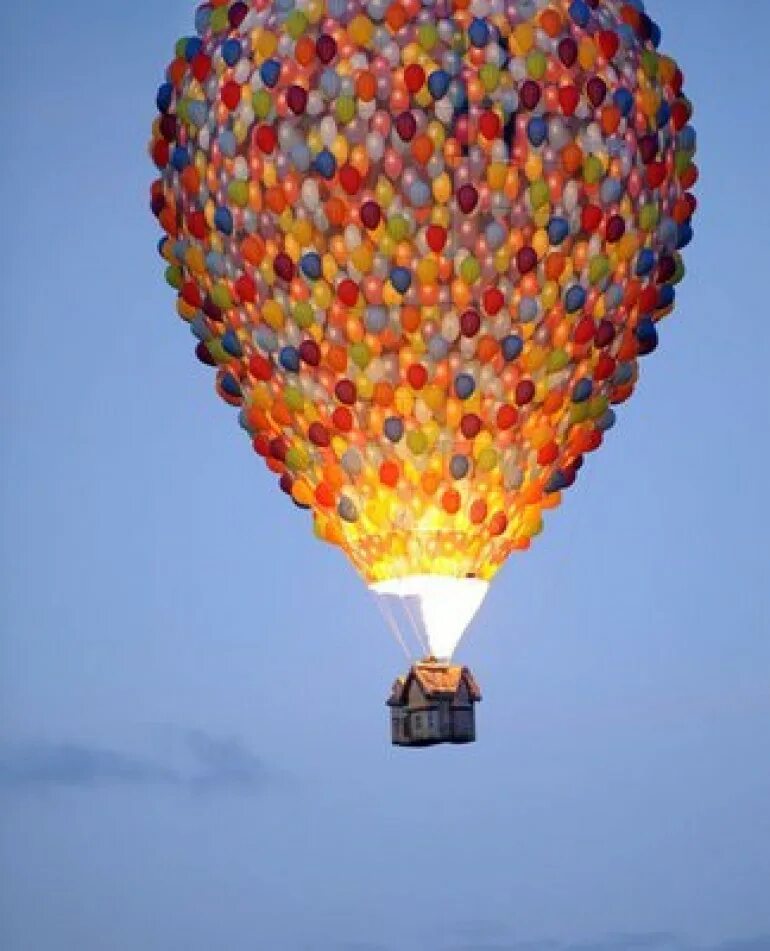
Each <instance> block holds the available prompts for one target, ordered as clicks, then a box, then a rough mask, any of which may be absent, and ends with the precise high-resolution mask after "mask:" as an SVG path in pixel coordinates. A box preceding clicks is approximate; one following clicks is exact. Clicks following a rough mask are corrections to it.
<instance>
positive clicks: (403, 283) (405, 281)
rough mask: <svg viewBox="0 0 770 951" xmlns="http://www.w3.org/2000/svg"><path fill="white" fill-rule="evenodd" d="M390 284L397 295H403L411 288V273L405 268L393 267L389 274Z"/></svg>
mask: <svg viewBox="0 0 770 951" xmlns="http://www.w3.org/2000/svg"><path fill="white" fill-rule="evenodd" d="M390 283H391V284H392V285H393V287H395V289H396V290H397V291H398V292H399V294H405V293H406V292H407V291H408V290H409V288H410V287H411V286H412V272H411V271H410V270H409V268H406V267H394V268H393V270H392V271H391V272H390Z"/></svg>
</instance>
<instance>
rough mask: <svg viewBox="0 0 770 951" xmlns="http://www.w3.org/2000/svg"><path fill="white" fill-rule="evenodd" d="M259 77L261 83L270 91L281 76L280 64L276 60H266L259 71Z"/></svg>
mask: <svg viewBox="0 0 770 951" xmlns="http://www.w3.org/2000/svg"><path fill="white" fill-rule="evenodd" d="M259 75H260V78H261V79H262V82H263V83H264V84H265V85H266V86H269V87H270V88H271V89H272V87H273V86H275V84H276V83H277V82H278V77H279V76H280V75H281V64H280V63H279V62H278V60H277V59H266V60H265V62H264V63H263V64H262V67H261V69H260V70H259Z"/></svg>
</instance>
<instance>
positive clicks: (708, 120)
mask: <svg viewBox="0 0 770 951" xmlns="http://www.w3.org/2000/svg"><path fill="white" fill-rule="evenodd" d="M651 12H652V13H653V15H656V16H657V18H658V20H659V21H660V22H661V24H662V26H663V29H664V48H665V49H666V50H670V51H671V52H672V53H674V54H675V55H676V56H677V58H678V59H679V60H680V62H681V63H682V65H683V67H684V69H685V72H686V75H687V80H688V86H687V88H688V92H689V94H690V96H691V98H692V99H693V100H694V102H695V104H696V110H697V128H698V131H699V136H700V140H699V156H698V163H699V165H700V168H701V171H702V178H701V184H700V186H699V197H700V201H701V208H700V211H699V213H698V216H697V221H696V227H697V236H696V241H695V243H694V244H693V245H692V246H691V247H690V248H689V249H688V257H687V263H688V268H689V275H688V279H687V280H686V282H685V284H684V285H683V286H682V287H681V288H680V293H679V305H678V310H677V311H676V314H675V316H674V317H673V318H672V319H670V320H669V321H667V322H666V323H665V324H664V325H663V327H662V334H661V335H662V345H661V347H660V349H659V350H658V352H657V353H656V354H655V356H654V357H652V358H650V359H649V360H648V361H646V362H645V363H644V366H643V381H642V384H641V386H640V389H639V391H638V393H637V396H636V398H635V400H634V401H632V402H631V403H630V404H628V405H627V406H625V407H624V408H623V409H622V412H621V414H620V416H621V418H620V424H619V425H618V427H617V428H616V429H615V430H614V431H613V433H612V434H611V436H610V438H609V440H608V443H607V445H606V447H605V448H604V449H603V450H602V452H601V453H599V454H598V455H597V456H596V457H594V458H593V459H592V460H591V461H590V463H589V466H588V469H589V471H587V472H586V474H585V477H584V478H583V479H582V480H581V483H580V485H579V486H578V488H576V489H575V490H574V492H571V493H568V494H567V497H566V501H565V504H564V505H563V507H562V509H561V510H559V511H558V512H556V513H554V514H552V515H551V517H550V518H549V521H548V525H547V528H546V531H545V533H544V535H543V536H542V537H541V539H540V540H539V541H538V542H537V544H536V545H535V546H534V548H533V550H532V551H531V552H530V553H529V554H527V555H525V556H519V557H514V558H512V559H511V561H510V562H509V563H508V565H507V566H506V567H505V569H504V570H503V572H502V573H501V575H500V576H499V577H498V579H497V581H496V582H495V585H494V586H493V590H492V593H491V594H490V596H489V599H488V601H487V603H486V604H485V606H484V607H483V609H482V611H481V613H480V614H479V616H478V618H477V621H476V622H475V624H474V626H473V629H472V631H471V633H470V634H469V636H468V637H467V639H466V640H465V642H464V644H463V646H462V647H461V651H460V657H461V659H462V660H463V661H465V662H467V663H469V664H471V665H472V667H473V669H474V671H475V672H476V674H477V676H478V678H479V681H480V683H481V685H482V687H483V690H484V693H485V699H484V702H483V704H482V705H481V708H480V711H479V734H480V738H479V742H478V743H477V744H476V745H475V746H472V747H468V748H461V749H453V748H437V749H434V750H430V751H424V752H417V753H414V752H411V751H400V750H394V749H392V748H391V747H390V746H389V744H388V735H387V712H386V708H385V707H384V705H383V701H384V699H385V696H386V694H387V690H388V688H389V685H390V682H391V680H392V678H393V677H394V676H395V675H396V674H397V673H399V672H400V668H401V666H402V665H403V657H402V656H401V655H400V653H399V651H398V649H397V647H396V645H395V643H394V642H393V641H392V639H390V637H389V635H388V633H387V631H386V629H385V627H384V625H383V623H382V621H381V619H380V617H379V615H378V614H377V612H376V610H375V608H374V606H373V604H372V602H371V600H370V596H369V595H368V594H367V593H366V591H365V589H364V587H363V586H362V584H361V583H360V581H359V580H358V579H357V577H356V576H355V575H354V573H353V571H352V569H350V568H349V567H348V566H347V564H346V563H345V562H344V561H343V558H342V556H341V555H339V554H338V553H336V552H335V551H334V550H332V549H329V548H325V547H323V546H321V545H320V544H319V543H317V542H316V541H315V540H314V539H313V537H312V533H311V531H310V525H309V521H308V519H307V516H305V515H303V514H302V513H298V512H297V511H296V510H295V509H294V508H293V507H292V506H290V505H288V504H286V503H285V501H283V500H282V497H279V496H278V494H277V493H276V490H275V486H274V484H273V482H272V479H269V478H268V476H267V474H266V473H265V472H264V469H263V467H262V466H261V465H260V464H259V463H258V461H257V460H255V458H254V456H253V453H252V450H251V447H250V445H249V442H248V440H247V439H246V438H244V437H243V435H242V433H241V432H240V430H239V429H238V427H237V423H236V418H235V415H234V413H233V411H231V410H229V409H228V408H227V407H226V406H225V405H224V404H223V403H221V402H220V401H218V400H217V399H216V397H215V396H214V394H213V387H212V381H211V375H210V373H209V372H208V371H207V370H205V369H204V368H203V367H200V366H199V365H198V364H197V362H196V361H195V360H194V359H193V356H192V349H193V341H192V338H191V336H190V335H189V333H188V331H187V329H186V328H185V327H184V325H183V324H182V323H181V321H179V320H178V319H177V318H176V317H175V315H174V302H173V293H172V292H171V291H170V290H169V288H167V287H166V286H165V284H164V282H163V279H162V264H161V262H160V260H159V259H158V257H157V254H156V250H155V244H156V240H157V236H158V235H157V229H156V225H155V222H154V221H153V219H152V218H151V215H150V213H149V211H148V207H147V205H148V187H149V182H150V180H151V178H152V176H153V169H152V168H151V166H150V164H149V161H148V159H147V157H146V153H145V143H146V140H147V137H148V131H149V127H150V123H151V120H152V116H153V112H154V94H155V89H156V87H157V85H158V82H159V81H160V79H161V76H162V69H163V67H164V65H165V63H166V62H167V60H168V59H169V57H170V54H171V50H172V44H173V42H174V40H175V39H176V37H177V36H179V35H182V34H184V33H187V32H189V30H190V26H191V23H192V15H193V4H192V3H190V2H188V0H166V2H164V3H158V0H133V2H132V3H130V4H129V3H118V4H109V3H103V2H101V3H97V2H95V0H70V2H68V3H54V2H52V0H48V2H44V3H42V4H36V5H33V6H29V5H27V4H23V3H15V4H11V5H9V7H8V8H7V9H6V10H5V12H4V16H3V23H4V28H5V37H6V40H5V43H6V49H5V54H4V56H3V57H2V60H0V74H1V76H2V88H3V90H4V95H3V102H4V107H3V118H4V126H3V139H4V144H3V149H2V152H1V153H0V169H1V174H0V190H1V191H2V198H3V206H4V211H5V213H4V227H3V228H2V229H0V255H1V256H0V261H2V270H3V278H4V280H3V317H4V321H3V324H4V340H3V346H2V350H1V351H0V360H1V361H2V377H1V379H2V388H3V395H2V401H1V405H2V426H3V437H4V438H3V443H4V453H3V465H2V470H1V472H2V495H1V497H0V498H1V503H0V504H1V506H2V518H3V524H4V527H3V532H2V552H1V553H0V569H1V570H2V576H1V577H2V582H1V589H0V590H1V594H2V601H1V611H2V632H1V637H2V640H1V641H0V740H1V741H2V742H1V745H0V816H1V817H2V818H0V946H2V948H3V949H4V951H69V949H77V951H137V949H142V951H177V949H180V951H181V949H184V951H212V949H215V948H217V949H218V948H223V949H228V951H241V949H243V951H246V949H248V951H255V949H256V951H263V949H265V951H327V949H329V951H338V949H348V951H353V949H358V951H385V949H405V951H423V949H436V951H460V949H466V951H485V949H493V948H499V949H504V948H508V949H511V948H516V949H519V951H524V949H530V951H532V949H536V948H537V949H541V951H556V949H561V948H577V947H580V948H582V949H584V951H588V949H595V948H603V949H605V951H610V949H613V951H615V949H622V951H625V949H629V948H637V947H638V948H641V947H644V948H650V949H656V951H680V949H683V948H698V949H703V948H708V949H715V948H720V951H727V949H731V951H736V949H738V948H742V949H744V951H748V949H752V951H760V949H765V951H766V949H768V948H770V938H769V937H765V938H762V937H761V936H762V935H770V900H769V899H768V896H769V895H770V884H769V883H770V637H769V636H768V633H769V628H770V607H769V598H770V569H769V568H768V564H769V563H770V559H768V553H767V535H768V529H770V524H769V521H770V520H769V519H768V506H767V481H768V470H769V469H770V452H769V451H768V440H767V433H768V425H770V419H769V417H770V412H769V411H770V400H769V398H768V385H767V373H768V361H769V360H770V346H769V345H768V339H769V335H768V330H767V327H768V320H770V316H769V315H768V307H767V301H768V293H769V292H768V280H769V279H770V274H769V273H768V222H769V221H770V200H769V199H768V191H769V189H768V180H767V178H768V176H767V168H768V161H769V159H768V156H769V155H770V134H769V133H768V119H767V99H768V94H770V57H769V56H768V36H770V4H768V3H767V2H766V0H734V2H731V3H726V2H724V0H719V2H718V0H676V2H674V3H663V2H662V0H657V2H655V3H653V4H651ZM739 939H740V941H743V940H745V941H746V943H745V944H742V943H739ZM749 939H751V940H749ZM540 941H542V942H544V943H543V944H540V943H537V942H540ZM548 942H553V944H549V943H548Z"/></svg>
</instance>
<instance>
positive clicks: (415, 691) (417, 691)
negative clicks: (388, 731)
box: [408, 680, 426, 707]
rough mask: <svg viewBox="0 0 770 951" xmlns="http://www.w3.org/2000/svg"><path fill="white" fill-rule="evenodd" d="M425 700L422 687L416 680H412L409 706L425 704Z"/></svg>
mask: <svg viewBox="0 0 770 951" xmlns="http://www.w3.org/2000/svg"><path fill="white" fill-rule="evenodd" d="M425 702H426V701H425V694H424V693H423V692H422V688H421V687H420V685H419V684H418V683H417V681H416V680H412V682H411V684H410V685H409V700H408V703H409V706H410V707H421V706H423V705H424V704H425Z"/></svg>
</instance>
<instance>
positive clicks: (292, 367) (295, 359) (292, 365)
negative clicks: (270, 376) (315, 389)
mask: <svg viewBox="0 0 770 951" xmlns="http://www.w3.org/2000/svg"><path fill="white" fill-rule="evenodd" d="M278 360H279V361H280V364H281V366H282V367H283V368H284V370H288V371H289V373H299V366H300V357H299V350H297V348H296V347H283V348H282V350H281V353H280V355H279V357H278Z"/></svg>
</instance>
